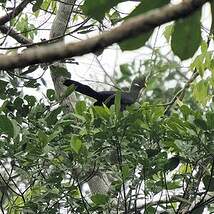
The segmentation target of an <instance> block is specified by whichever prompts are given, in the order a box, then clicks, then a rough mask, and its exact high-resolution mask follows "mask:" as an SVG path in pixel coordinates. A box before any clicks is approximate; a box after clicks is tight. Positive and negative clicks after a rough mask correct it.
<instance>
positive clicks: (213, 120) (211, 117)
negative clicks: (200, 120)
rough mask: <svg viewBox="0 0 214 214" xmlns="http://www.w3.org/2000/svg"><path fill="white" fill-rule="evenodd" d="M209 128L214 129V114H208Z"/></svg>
mask: <svg viewBox="0 0 214 214" xmlns="http://www.w3.org/2000/svg"><path fill="white" fill-rule="evenodd" d="M206 118H207V126H208V128H209V129H214V112H207V114H206Z"/></svg>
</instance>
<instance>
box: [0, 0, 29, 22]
mask: <svg viewBox="0 0 214 214" xmlns="http://www.w3.org/2000/svg"><path fill="white" fill-rule="evenodd" d="M32 1H33V0H24V1H22V2H21V3H20V4H19V5H18V6H17V7H16V8H15V9H14V10H12V11H11V12H10V13H8V14H6V15H4V16H2V17H0V26H1V25H4V24H5V23H6V22H8V21H10V20H11V19H12V18H14V17H15V16H17V15H18V14H19V13H21V12H22V11H23V10H24V9H25V7H26V6H27V5H28V4H29V3H30V2H32Z"/></svg>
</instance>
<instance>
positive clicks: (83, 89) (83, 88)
mask: <svg viewBox="0 0 214 214" xmlns="http://www.w3.org/2000/svg"><path fill="white" fill-rule="evenodd" d="M63 85H65V86H70V85H74V86H75V91H77V92H79V93H81V94H84V95H87V96H89V97H92V98H94V99H96V100H99V98H100V95H99V93H98V92H96V91H95V90H93V89H92V88H91V87H89V86H87V85H84V84H82V83H80V82H77V81H74V80H70V79H67V80H65V81H64V83H63Z"/></svg>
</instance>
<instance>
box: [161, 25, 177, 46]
mask: <svg viewBox="0 0 214 214" xmlns="http://www.w3.org/2000/svg"><path fill="white" fill-rule="evenodd" d="M173 29H174V25H168V26H166V27H165V30H164V32H163V35H164V37H165V39H166V40H167V42H169V40H170V37H171V35H172V32H173Z"/></svg>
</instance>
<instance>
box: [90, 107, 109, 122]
mask: <svg viewBox="0 0 214 214" xmlns="http://www.w3.org/2000/svg"><path fill="white" fill-rule="evenodd" d="M93 109H94V110H95V113H96V114H97V115H98V116H99V117H102V118H104V119H106V120H108V119H109V117H110V115H111V113H110V110H109V109H108V108H107V107H105V106H103V107H102V106H93Z"/></svg>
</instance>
